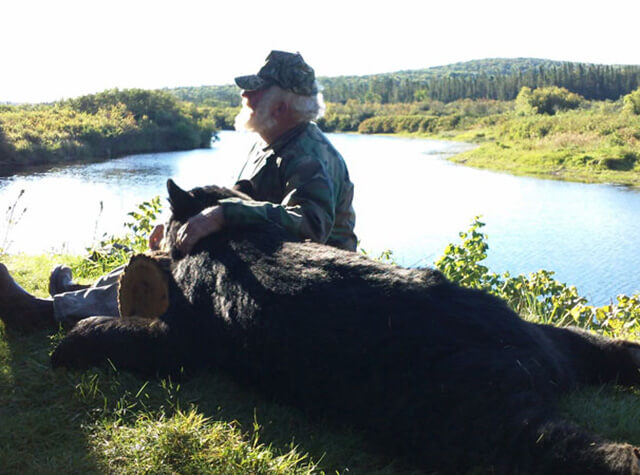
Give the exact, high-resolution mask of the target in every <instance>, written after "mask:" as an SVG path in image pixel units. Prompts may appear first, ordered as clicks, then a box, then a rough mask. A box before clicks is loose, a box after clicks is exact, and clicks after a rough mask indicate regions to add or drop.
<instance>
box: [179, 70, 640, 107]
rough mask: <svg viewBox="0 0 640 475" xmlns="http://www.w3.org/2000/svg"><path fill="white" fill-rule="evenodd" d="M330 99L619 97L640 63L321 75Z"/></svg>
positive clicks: (222, 100)
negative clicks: (547, 92) (553, 93)
mask: <svg viewBox="0 0 640 475" xmlns="http://www.w3.org/2000/svg"><path fill="white" fill-rule="evenodd" d="M318 80H319V81H320V83H321V84H322V86H323V88H324V90H323V94H324V97H325V100H326V101H328V102H340V103H345V102H346V101H348V100H350V99H354V100H357V101H360V102H379V103H383V104H384V103H396V102H415V101H422V100H427V99H431V100H438V101H442V102H451V101H454V100H457V99H464V98H469V99H482V98H484V99H496V100H512V99H514V98H515V97H516V95H517V94H518V92H519V91H520V89H521V88H522V87H523V86H528V87H531V88H536V87H542V86H559V87H565V88H567V89H569V90H570V91H572V92H575V93H577V94H580V95H582V96H584V97H585V98H587V99H596V100H604V99H610V100H616V99H618V98H620V97H621V96H623V95H625V94H628V93H629V92H631V91H633V90H635V89H637V88H638V87H639V86H640V65H601V64H589V63H574V62H564V61H552V60H548V59H536V58H515V59H505V58H491V59H479V60H473V61H465V62H460V63H454V64H448V65H444V66H435V67H431V68H426V69H417V70H409V71H396V72H390V73H380V74H371V75H365V76H337V77H319V78H318ZM169 92H171V93H173V94H175V95H176V96H177V97H178V98H180V99H182V100H188V101H192V102H195V103H199V104H209V105H214V106H237V105H239V104H240V97H239V94H238V93H239V91H238V88H237V87H235V86H234V85H225V86H200V87H181V88H176V89H169Z"/></svg>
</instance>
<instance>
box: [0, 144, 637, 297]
mask: <svg viewBox="0 0 640 475" xmlns="http://www.w3.org/2000/svg"><path fill="white" fill-rule="evenodd" d="M220 137H221V140H220V141H219V142H217V143H215V144H214V146H213V148H212V149H210V150H194V151H190V152H173V153H160V154H149V155H137V156H131V157H125V158H121V159H117V160H111V161H108V162H103V163H97V164H92V165H83V166H67V167H61V168H56V169H52V170H48V171H45V172H41V173H37V172H36V173H30V174H28V175H27V174H25V175H17V176H13V177H10V178H0V209H2V210H6V209H7V208H8V207H9V206H10V205H12V204H13V203H14V202H15V200H16V198H17V197H18V195H19V193H20V190H25V192H24V195H23V196H22V197H21V198H20V200H19V201H18V206H17V207H16V209H17V211H18V212H21V211H22V210H23V209H25V208H26V212H24V215H23V216H22V217H21V218H20V219H19V221H18V223H17V224H14V225H11V226H7V225H6V222H7V220H6V219H3V216H0V223H2V228H0V246H2V245H3V244H4V246H5V247H9V251H10V252H28V253H38V252H48V251H71V252H82V251H83V250H84V248H85V247H86V246H89V245H91V243H92V242H94V240H95V239H99V238H100V237H101V236H102V234H103V233H105V232H106V233H109V234H113V233H115V234H117V233H118V232H120V231H121V230H122V228H123V227H122V222H123V221H125V220H126V213H127V212H128V211H131V210H132V209H134V207H135V205H136V204H137V203H140V202H141V201H143V200H146V199H148V198H150V197H152V196H155V195H162V196H164V195H165V191H164V186H165V181H166V179H167V177H173V178H174V180H175V181H176V182H177V183H178V184H179V185H181V186H183V187H193V186H197V185H205V184H210V183H215V184H220V185H230V184H233V182H234V181H235V178H236V175H237V173H238V171H239V169H240V167H241V165H242V163H243V157H244V156H245V154H246V152H247V150H248V147H249V141H250V137H248V136H247V135H245V134H237V133H234V132H223V133H221V134H220ZM330 137H331V140H332V142H333V143H334V145H335V146H336V147H337V148H338V149H339V150H340V151H341V153H342V154H343V156H344V157H345V160H346V161H347V164H348V166H349V169H350V173H351V178H352V181H353V182H354V183H355V186H356V196H355V202H354V206H355V208H356V213H357V225H356V233H357V234H358V237H359V238H360V240H361V245H362V247H364V248H365V249H366V250H367V251H369V252H370V253H372V254H377V253H379V252H381V251H383V250H385V249H391V250H393V252H394V254H395V256H396V259H397V260H398V261H399V262H400V263H401V264H403V265H407V266H412V265H431V264H432V263H433V261H434V260H435V259H437V258H438V257H439V256H440V255H441V254H442V251H443V250H444V248H445V246H446V245H447V243H449V242H457V240H458V232H460V231H463V230H466V229H467V228H468V227H469V224H470V223H471V222H472V220H473V217H474V216H476V215H482V220H483V221H484V222H486V223H487V226H486V227H485V228H484V230H485V232H486V233H487V234H488V235H489V244H490V251H489V258H488V259H487V265H488V266H489V267H490V269H491V270H493V271H495V272H503V271H506V270H508V271H510V272H511V273H512V274H518V273H528V272H533V271H536V270H538V269H541V268H544V269H548V270H553V271H555V272H556V277H557V278H558V279H559V280H561V281H563V282H568V283H570V284H574V285H576V286H577V287H578V290H579V291H580V293H581V294H583V295H585V296H587V297H588V298H589V299H590V300H591V301H592V302H593V303H596V304H604V303H607V302H608V301H609V299H610V298H611V297H613V296H615V295H616V294H619V293H627V294H630V293H633V292H637V291H639V290H640V244H639V242H638V239H639V237H640V193H639V192H637V191H630V190H627V189H625V188H620V187H613V186H607V185H584V184H576V183H564V182H557V181H548V180H538V179H532V178H521V177H513V176H510V175H507V174H501V173H494V172H488V171H482V170H474V169H471V168H466V167H463V166H459V165H455V164H451V163H449V162H447V161H446V160H444V158H445V157H447V156H449V155H451V154H453V153H456V152H458V151H460V150H463V149H465V148H466V147H467V146H466V145H464V144H457V143H448V142H442V141H432V140H420V139H404V138H394V137H376V136H373V137H372V136H359V135H341V134H335V135H331V136H330ZM101 203H102V207H101ZM101 208H102V210H101ZM18 214H19V213H18ZM5 234H8V238H5ZM7 242H8V245H7Z"/></svg>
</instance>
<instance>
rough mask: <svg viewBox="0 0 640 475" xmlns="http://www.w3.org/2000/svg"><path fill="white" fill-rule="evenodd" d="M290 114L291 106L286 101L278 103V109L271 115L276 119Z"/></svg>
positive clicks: (275, 108)
mask: <svg viewBox="0 0 640 475" xmlns="http://www.w3.org/2000/svg"><path fill="white" fill-rule="evenodd" d="M288 112H289V104H287V103H286V102H285V101H278V103H277V105H276V107H274V109H273V111H271V115H272V116H273V117H275V118H276V119H278V118H281V117H286V115H287V113H288Z"/></svg>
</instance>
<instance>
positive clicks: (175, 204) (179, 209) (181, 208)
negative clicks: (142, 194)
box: [167, 179, 251, 223]
mask: <svg viewBox="0 0 640 475" xmlns="http://www.w3.org/2000/svg"><path fill="white" fill-rule="evenodd" d="M167 192H168V193H169V204H170V205H171V220H172V221H179V222H181V223H184V222H185V221H186V220H188V219H189V218H190V217H191V216H193V215H195V214H198V213H199V212H200V211H202V210H203V209H205V208H209V207H210V206H214V205H216V204H218V201H220V200H221V199H224V198H240V199H244V200H250V199H251V198H250V197H249V196H248V195H247V194H245V193H242V192H241V191H239V190H236V189H232V190H230V189H228V188H223V187H220V186H215V185H211V186H203V187H198V188H193V189H192V190H189V191H186V190H183V189H182V188H180V187H179V186H178V185H176V184H175V182H174V181H173V180H172V179H168V180H167Z"/></svg>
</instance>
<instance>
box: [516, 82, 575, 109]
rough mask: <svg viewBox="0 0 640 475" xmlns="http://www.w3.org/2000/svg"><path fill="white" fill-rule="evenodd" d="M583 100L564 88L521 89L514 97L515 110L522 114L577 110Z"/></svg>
mask: <svg viewBox="0 0 640 475" xmlns="http://www.w3.org/2000/svg"><path fill="white" fill-rule="evenodd" d="M583 102H584V98H583V97H581V96H579V95H578V94H575V93H573V92H569V91H568V90H567V89H565V88H564V87H557V86H550V87H541V88H536V89H533V90H531V89H530V88H528V87H523V88H522V89H521V90H520V93H519V94H518V96H517V97H516V110H518V111H519V112H520V113H523V114H532V113H533V114H548V115H553V114H555V113H556V112H560V111H566V110H571V109H577V108H578V107H579V106H580V104H581V103H583Z"/></svg>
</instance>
